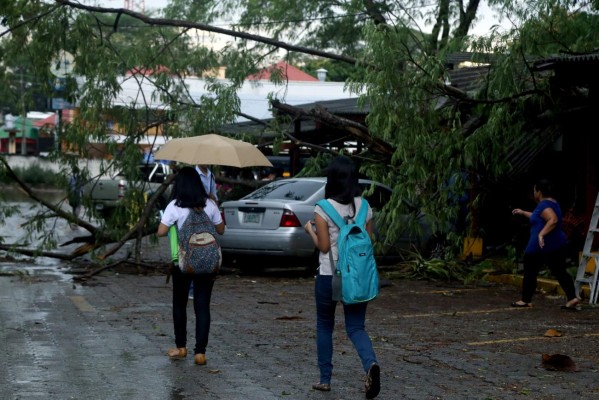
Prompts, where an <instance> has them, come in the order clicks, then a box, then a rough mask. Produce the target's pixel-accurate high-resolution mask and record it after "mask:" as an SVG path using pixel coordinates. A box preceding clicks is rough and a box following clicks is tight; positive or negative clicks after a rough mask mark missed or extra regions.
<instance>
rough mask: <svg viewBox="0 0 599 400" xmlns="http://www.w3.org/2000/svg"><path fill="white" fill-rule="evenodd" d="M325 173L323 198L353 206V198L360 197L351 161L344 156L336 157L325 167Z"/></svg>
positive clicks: (354, 169) (355, 172)
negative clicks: (325, 182)
mask: <svg viewBox="0 0 599 400" xmlns="http://www.w3.org/2000/svg"><path fill="white" fill-rule="evenodd" d="M326 173H327V184H326V185H325V187H324V197H325V198H326V199H333V200H335V201H336V202H338V203H341V204H354V197H356V196H360V194H361V190H360V185H359V183H358V171H357V169H356V166H355V165H354V163H353V161H352V160H351V159H350V158H348V157H345V156H339V157H336V158H334V159H333V161H331V163H330V164H329V166H328V167H327V169H326Z"/></svg>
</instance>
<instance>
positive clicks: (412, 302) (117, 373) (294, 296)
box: [0, 244, 599, 400]
mask: <svg viewBox="0 0 599 400" xmlns="http://www.w3.org/2000/svg"><path fill="white" fill-rule="evenodd" d="M148 246H150V245H149V244H148ZM156 246H157V247H156V248H154V253H153V254H155V255H156V254H160V255H161V256H166V255H167V254H166V250H165V249H164V248H162V249H161V248H160V247H159V245H156ZM150 250H151V249H148V253H147V254H148V257H149V254H151V252H150ZM163 250H164V251H163ZM162 253H165V254H162ZM1 267H2V269H1V271H2V276H0V296H1V301H0V326H1V327H2V328H1V330H0V354H2V359H3V362H2V363H1V364H0V382H1V383H2V384H1V385H0V398H1V399H37V398H44V399H46V398H50V399H86V400H91V399H132V400H133V399H140V400H141V399H195V398H207V399H250V400H252V399H256V400H258V399H260V400H263V399H363V398H364V387H363V371H362V370H361V367H360V362H359V359H358V356H357V354H356V352H355V350H354V349H353V347H352V345H351V342H349V340H348V339H347V336H346V335H345V331H344V328H343V323H342V321H343V319H342V314H343V312H342V308H341V307H338V309H337V312H338V315H337V322H338V325H337V327H336V331H335V337H334V338H335V339H334V340H335V344H334V345H335V348H334V357H333V362H334V366H335V369H334V375H333V381H332V390H331V392H328V393H323V392H316V391H313V390H312V389H311V385H312V384H313V383H315V382H316V381H317V380H318V368H317V365H316V346H315V311H314V304H313V303H314V301H313V283H314V282H313V278H312V277H311V276H306V274H304V273H299V272H297V271H295V270H293V271H284V270H272V271H268V270H267V271H266V272H264V273H261V274H248V273H243V274H242V273H240V271H238V270H234V269H225V270H224V271H223V273H222V274H221V276H220V277H219V279H218V280H217V282H216V284H215V289H214V294H213V297H212V326H211V333H210V341H209V343H208V349H207V353H206V356H207V359H208V365H207V366H204V367H201V366H196V365H194V363H193V357H189V356H188V357H187V359H185V360H182V361H171V360H169V359H168V357H167V356H166V351H167V349H168V348H169V347H172V346H173V344H174V339H173V333H172V317H171V307H170V296H171V284H170V283H169V284H166V282H165V276H164V275H159V274H154V275H147V276H144V275H136V274H127V273H123V272H121V273H119V272H118V270H117V271H106V272H103V273H102V274H100V275H98V276H96V277H94V278H93V279H92V280H90V281H89V282H87V283H85V284H80V283H77V282H74V281H73V280H72V276H71V275H69V274H67V273H63V272H60V271H61V270H60V269H58V270H57V269H56V267H54V266H52V267H51V268H48V267H41V268H40V267H36V268H31V266H28V265H27V264H24V263H15V264H10V263H8V262H3V263H2V264H1ZM24 271H28V272H24ZM36 271H41V272H39V273H37V272H36ZM517 297H518V289H517V288H515V287H513V286H509V285H499V284H492V285H491V284H490V285H488V286H485V287H464V286H463V285H460V284H443V283H428V282H419V281H405V280H393V281H391V285H390V286H386V287H384V288H383V289H382V291H381V295H380V296H379V298H377V299H376V300H375V301H373V302H372V303H371V304H370V305H369V310H368V314H367V330H368V332H369V334H370V335H371V338H372V340H373V343H374V346H375V350H376V352H377V356H378V360H379V363H380V365H381V375H382V378H381V379H382V390H381V393H380V395H379V397H378V398H379V399H565V398H589V397H594V396H599V382H598V380H597V363H598V360H599V329H597V322H596V321H597V310H596V309H594V308H590V307H589V306H585V307H584V308H583V310H582V311H579V312H571V311H563V310H561V309H560V305H561V304H562V303H563V299H561V298H559V297H557V296H550V295H540V294H539V295H537V296H536V297H535V299H534V300H533V301H534V307H533V308H532V309H515V308H511V307H509V304H510V302H511V301H513V300H514V299H516V298H517ZM188 312H189V314H188V318H189V320H188V348H193V341H194V338H193V328H192V327H193V321H194V316H193V308H192V306H191V303H190V305H189V306H188ZM549 329H555V330H557V331H559V332H561V333H562V334H563V336H561V337H544V336H543V335H544V334H545V332H546V331H547V330H549ZM543 353H546V354H550V355H552V354H563V355H567V356H569V357H571V358H572V359H573V360H574V361H575V363H576V365H577V368H578V370H579V371H578V372H564V371H549V370H546V369H545V368H543V367H542V366H541V357H542V354H543Z"/></svg>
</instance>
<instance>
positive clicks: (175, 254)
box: [168, 225, 179, 263]
mask: <svg viewBox="0 0 599 400" xmlns="http://www.w3.org/2000/svg"><path fill="white" fill-rule="evenodd" d="M168 238H169V239H170V242H171V261H172V262H173V263H177V262H178V261H179V236H178V235H177V227H176V226H175V225H171V227H170V228H169V229H168Z"/></svg>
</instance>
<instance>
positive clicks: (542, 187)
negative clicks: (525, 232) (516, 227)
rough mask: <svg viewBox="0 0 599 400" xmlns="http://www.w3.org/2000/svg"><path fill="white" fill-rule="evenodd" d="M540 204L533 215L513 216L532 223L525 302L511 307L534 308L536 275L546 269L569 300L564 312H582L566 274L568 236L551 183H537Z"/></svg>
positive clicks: (521, 212) (517, 212)
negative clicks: (563, 228)
mask: <svg viewBox="0 0 599 400" xmlns="http://www.w3.org/2000/svg"><path fill="white" fill-rule="evenodd" d="M533 194H534V199H535V201H536V202H537V203H538V204H537V207H536V208H535V209H534V210H533V211H532V212H529V211H524V210H522V209H520V208H515V209H514V210H513V211H512V214H514V215H522V216H524V217H526V218H528V219H529V220H530V238H529V240H528V245H527V246H526V250H525V251H524V279H523V281H522V299H521V300H519V301H514V302H513V303H512V307H532V303H531V301H532V296H533V294H534V292H535V290H536V288H537V275H538V273H539V270H540V269H541V267H542V266H544V265H546V266H548V267H549V269H550V270H551V273H552V274H553V276H554V277H555V278H556V279H557V281H558V282H559V284H560V286H561V287H562V289H563V290H564V292H565V293H566V297H567V299H568V301H567V303H566V305H565V306H562V308H563V309H567V310H577V309H579V304H578V303H579V300H578V298H577V297H576V292H575V290H574V282H573V280H572V277H571V276H570V274H569V273H568V271H567V270H566V254H565V245H566V234H565V233H564V231H563V230H562V211H561V209H560V207H559V204H558V202H557V201H556V200H555V199H554V198H553V185H552V184H551V182H549V181H548V180H545V179H542V180H540V181H538V182H537V183H536V184H535V186H534V190H533Z"/></svg>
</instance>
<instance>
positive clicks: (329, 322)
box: [304, 157, 380, 399]
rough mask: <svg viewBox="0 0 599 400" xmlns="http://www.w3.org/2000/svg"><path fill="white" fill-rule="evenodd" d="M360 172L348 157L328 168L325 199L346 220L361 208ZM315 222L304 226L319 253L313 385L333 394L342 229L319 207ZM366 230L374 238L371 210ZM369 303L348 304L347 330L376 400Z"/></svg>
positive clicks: (377, 377)
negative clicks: (316, 373)
mask: <svg viewBox="0 0 599 400" xmlns="http://www.w3.org/2000/svg"><path fill="white" fill-rule="evenodd" d="M360 194H361V190H360V186H359V184H358V173H357V170H356V167H355V165H354V163H353V162H352V161H351V160H350V159H349V158H347V157H337V158H335V159H334V160H333V161H332V162H331V164H330V165H329V167H328V168H327V183H326V186H325V198H326V199H327V200H328V201H329V202H330V203H331V204H332V205H333V207H334V208H335V209H336V210H337V212H338V213H339V214H340V215H341V216H342V217H344V218H346V219H347V218H354V217H355V216H356V214H357V211H358V210H359V209H360V206H361V205H362V198H361V197H360ZM314 212H315V215H314V221H309V222H308V223H306V225H305V226H304V229H305V230H306V232H307V233H308V234H309V235H310V236H311V237H312V240H313V241H314V244H315V246H316V247H317V248H318V250H319V251H320V253H319V257H318V261H319V264H320V266H319V268H318V275H317V277H316V286H315V290H314V292H315V297H316V347H317V353H318V366H319V368H320V381H319V382H318V383H316V384H314V385H313V386H312V388H313V389H314V390H321V391H330V390H331V376H332V373H333V363H332V358H333V328H334V326H335V309H336V306H337V301H336V300H333V287H332V286H333V285H332V275H333V266H332V265H331V261H330V257H329V252H331V254H332V256H333V257H332V258H333V259H334V260H335V261H336V260H337V259H338V249H337V238H338V236H339V228H338V227H337V226H336V225H335V223H334V222H333V220H332V219H331V218H329V216H328V215H327V214H326V213H325V212H324V210H323V209H322V208H321V207H320V206H316V208H315V210H314ZM365 228H366V231H367V232H368V233H369V234H370V235H371V236H372V209H371V208H370V206H369V207H368V216H367V218H366V227H365ZM367 305H368V303H360V304H352V305H345V304H343V311H344V314H345V330H346V332H347V335H348V337H349V339H350V340H351V341H352V343H353V345H354V347H355V349H356V351H357V352H358V355H359V356H360V360H361V361H362V367H363V368H364V372H365V373H366V382H365V389H366V398H368V399H373V398H375V397H376V396H377V395H378V394H379V391H380V368H379V365H378V362H377V359H376V354H375V353H374V349H373V347H372V342H371V341H370V337H369V336H368V333H367V332H366V330H365V320H366V308H367Z"/></svg>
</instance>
